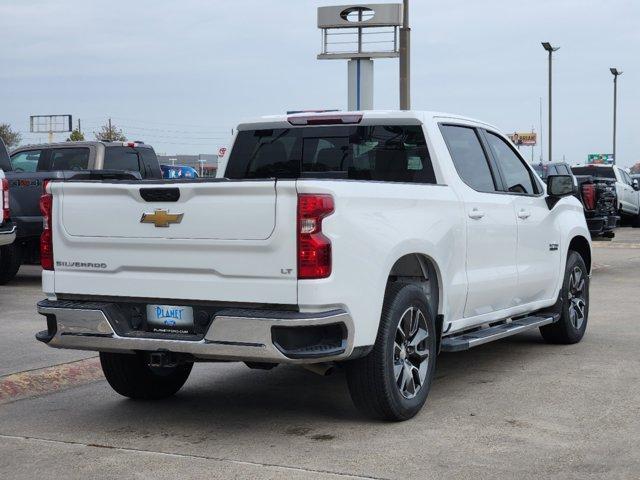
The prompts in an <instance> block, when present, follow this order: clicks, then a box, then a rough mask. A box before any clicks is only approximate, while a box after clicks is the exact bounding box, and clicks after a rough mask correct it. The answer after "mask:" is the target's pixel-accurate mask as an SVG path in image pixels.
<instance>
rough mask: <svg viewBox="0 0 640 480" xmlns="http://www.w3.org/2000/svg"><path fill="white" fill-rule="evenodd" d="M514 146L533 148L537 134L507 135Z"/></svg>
mask: <svg viewBox="0 0 640 480" xmlns="http://www.w3.org/2000/svg"><path fill="white" fill-rule="evenodd" d="M509 138H510V139H511V141H512V142H513V143H514V144H515V145H518V146H520V145H525V146H528V147H533V146H535V145H537V144H538V134H537V133H536V132H515V133H512V134H510V135H509Z"/></svg>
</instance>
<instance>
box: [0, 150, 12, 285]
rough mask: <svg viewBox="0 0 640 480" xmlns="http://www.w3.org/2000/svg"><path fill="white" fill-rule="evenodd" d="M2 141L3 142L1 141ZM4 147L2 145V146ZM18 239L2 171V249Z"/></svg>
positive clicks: (0, 179)
mask: <svg viewBox="0 0 640 480" xmlns="http://www.w3.org/2000/svg"><path fill="white" fill-rule="evenodd" d="M0 141H2V140H0ZM0 147H2V145H0ZM15 239H16V226H15V225H14V224H13V222H12V221H11V218H10V213H9V181H8V180H7V179H6V178H5V176H4V172H3V171H2V170H0V247H3V246H5V245H10V244H11V243H12V242H13V241H14V240H15ZM3 254H4V251H3V250H2V249H0V284H2V283H3V282H2V278H3V275H2V273H3V272H2V268H3Z"/></svg>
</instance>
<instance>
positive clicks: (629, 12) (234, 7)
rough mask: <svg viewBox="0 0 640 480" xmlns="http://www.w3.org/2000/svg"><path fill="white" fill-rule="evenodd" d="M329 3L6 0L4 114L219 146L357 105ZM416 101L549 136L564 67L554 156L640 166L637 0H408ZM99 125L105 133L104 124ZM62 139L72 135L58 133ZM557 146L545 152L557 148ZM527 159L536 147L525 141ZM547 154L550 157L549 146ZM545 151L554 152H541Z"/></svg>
mask: <svg viewBox="0 0 640 480" xmlns="http://www.w3.org/2000/svg"><path fill="white" fill-rule="evenodd" d="M343 3H345V4H346V3H347V2H340V1H339V0H338V1H334V2H331V1H330V0H322V1H317V0H308V1H307V0H271V1H268V0H218V1H211V0H180V1H178V0H173V1H169V0H153V1H152V0H133V1H132V0H128V1H122V0H110V1H109V2H99V3H98V2H92V1H86V0H56V1H51V0H0V122H10V123H11V124H12V125H13V126H14V127H15V128H17V129H18V130H21V131H22V132H24V133H23V135H24V139H25V141H29V142H32V141H37V140H39V139H42V140H45V138H44V137H45V136H42V135H35V136H34V135H33V134H30V133H29V132H28V119H29V115H33V114H53V113H71V114H73V116H74V119H77V118H81V119H82V121H83V130H86V131H87V132H88V133H92V132H93V131H95V130H97V129H98V127H99V125H101V124H103V123H105V121H106V119H107V118H108V117H109V116H110V117H112V118H113V119H114V122H115V123H116V124H117V125H119V126H121V127H122V128H123V130H124V131H125V134H127V136H128V137H129V138H130V139H141V140H145V141H146V142H147V143H151V144H153V145H154V146H155V148H156V151H158V152H166V153H168V154H175V153H212V152H215V151H217V148H218V147H219V146H221V145H225V144H226V143H227V142H228V138H229V133H230V130H231V128H233V126H234V125H235V124H236V123H237V122H239V121H240V120H242V119H243V118H246V117H252V116H256V115H263V114H273V113H282V112H285V111H286V110H292V109H309V108H341V109H345V108H346V103H347V66H346V62H343V61H318V60H316V55H317V54H318V53H319V49H320V33H319V31H318V30H317V28H316V7H318V6H323V5H335V4H343ZM412 6H413V8H412V12H411V13H412V27H413V56H412V62H413V64H412V68H413V71H412V81H413V89H412V90H413V92H412V93H413V107H414V108H415V109H424V110H438V111H447V112H453V113H460V114H464V115H468V116H472V117H476V118H479V119H482V120H485V121H488V122H490V123H494V124H496V125H497V126H498V127H500V128H501V129H503V130H504V131H508V132H512V131H515V130H520V131H522V130H530V129H531V127H532V126H533V127H534V128H535V130H536V131H539V129H540V120H539V99H540V97H542V98H543V103H544V121H543V126H542V127H543V132H542V133H543V140H544V142H545V144H546V140H547V121H546V115H547V113H546V112H547V108H546V102H547V63H546V61H547V57H546V52H545V51H544V50H543V49H542V47H541V45H540V42H541V41H550V42H552V43H553V44H557V45H560V46H561V47H562V48H561V49H560V50H559V51H558V52H557V54H556V61H555V64H554V97H555V98H554V157H555V158H554V160H560V159H562V158H563V156H566V160H567V161H569V162H572V163H579V162H584V161H585V159H586V155H587V153H608V152H610V151H611V150H612V147H611V145H612V96H613V84H612V75H611V74H610V73H609V67H611V66H617V67H619V68H620V69H621V70H623V71H624V74H623V75H622V77H620V80H619V117H618V120H619V131H618V162H619V163H620V164H622V165H632V164H633V163H635V162H637V161H640V140H639V137H638V134H637V130H638V127H640V93H639V88H640V28H639V27H638V25H639V21H640V2H638V1H637V0H608V1H606V2H605V1H602V0H535V1H531V0H529V1H514V0H483V1H477V0H464V1H463V0H458V1H455V0H449V1H446V2H445V1H433V0H412ZM375 69H376V71H375V100H374V101H375V106H376V108H382V109H393V108H397V105H398V87H397V83H398V82H397V72H398V66H397V61H396V60H378V61H376V66H375ZM90 136H93V135H92V134H91V135H90ZM59 139H60V140H63V139H64V138H63V137H62V136H59ZM545 152H546V147H545ZM526 155H527V158H529V155H530V151H529V150H527V152H526ZM535 158H536V159H538V158H539V153H538V151H536V152H535ZM545 159H546V153H545Z"/></svg>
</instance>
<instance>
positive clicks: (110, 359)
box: [100, 352, 193, 400]
mask: <svg viewBox="0 0 640 480" xmlns="http://www.w3.org/2000/svg"><path fill="white" fill-rule="evenodd" d="M100 364H101V365H102V371H103V372H104V376H105V377H106V379H107V382H109V385H111V388H113V389H114V390H115V391H116V392H118V393H119V394H120V395H123V396H125V397H129V398H133V399H140V400H157V399H160V398H166V397H170V396H171V395H173V394H175V393H176V392H177V391H178V390H180V389H181V388H182V386H183V385H184V383H185V382H186V381H187V378H189V374H190V373H191V368H192V367H193V363H182V364H178V365H176V366H173V367H150V366H149V365H148V363H147V358H146V356H145V354H143V353H136V354H133V355H132V354H126V353H107V352H100Z"/></svg>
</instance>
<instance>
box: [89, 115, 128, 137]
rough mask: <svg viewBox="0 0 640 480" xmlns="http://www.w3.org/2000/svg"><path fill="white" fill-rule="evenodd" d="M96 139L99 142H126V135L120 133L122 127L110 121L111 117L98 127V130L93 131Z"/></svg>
mask: <svg viewBox="0 0 640 480" xmlns="http://www.w3.org/2000/svg"><path fill="white" fill-rule="evenodd" d="M94 133H95V135H96V140H98V141H99V142H126V141H127V137H125V135H124V133H122V129H120V128H118V127H117V126H116V125H115V124H112V123H111V119H109V122H108V123H107V124H106V125H103V126H102V127H100V131H99V132H94Z"/></svg>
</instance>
